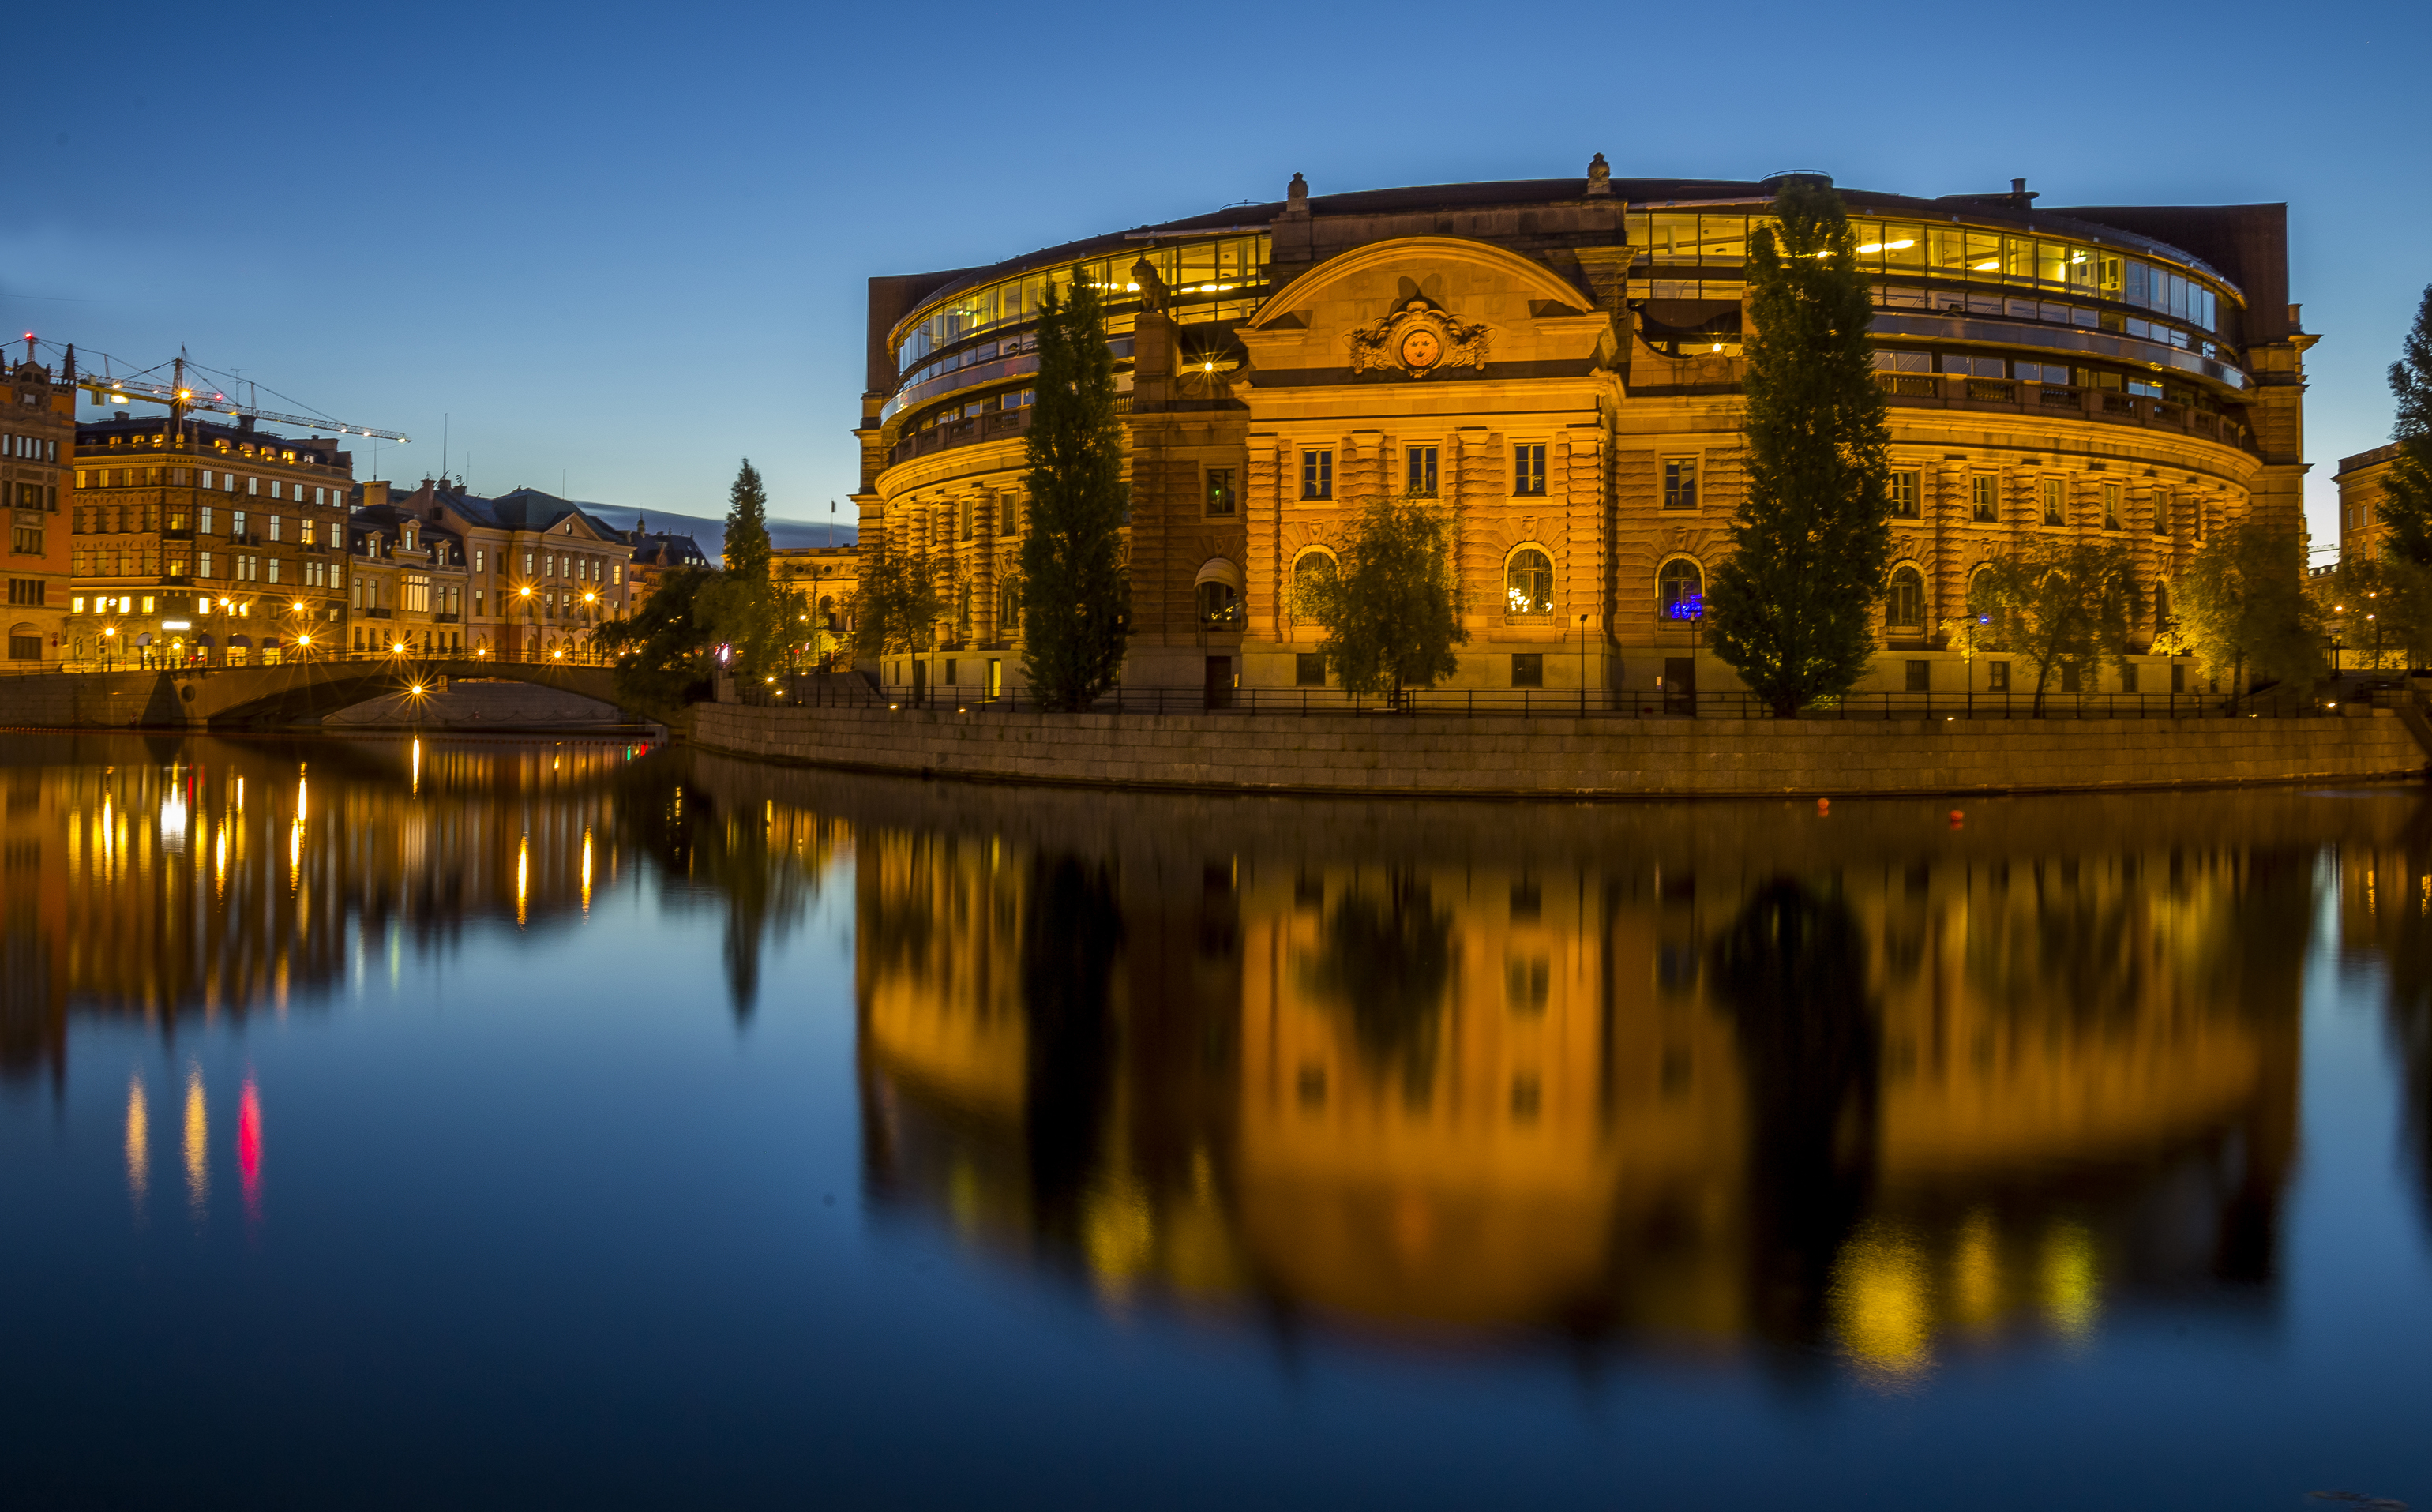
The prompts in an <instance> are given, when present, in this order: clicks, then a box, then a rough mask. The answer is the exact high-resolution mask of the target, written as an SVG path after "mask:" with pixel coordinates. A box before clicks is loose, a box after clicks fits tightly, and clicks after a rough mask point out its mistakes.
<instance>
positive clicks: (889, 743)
mask: <svg viewBox="0 0 2432 1512" xmlns="http://www.w3.org/2000/svg"><path fill="white" fill-rule="evenodd" d="M688 738H689V739H690V740H691V741H692V742H693V743H694V744H696V745H700V746H704V747H707V748H711V749H713V750H721V751H727V752H731V753H734V754H736V755H743V756H756V757H761V758H764V759H768V760H773V761H781V762H792V763H799V764H806V765H816V766H833V767H839V768H845V769H849V770H859V771H884V772H904V773H918V774H920V775H922V776H932V777H953V778H962V779H969V780H975V781H1009V782H1046V783H1072V784H1082V785H1089V786H1109V787H1140V788H1186V789H1198V790H1216V789H1234V790H1242V791H1252V792H1292V793H1332V794H1347V795H1389V796H1405V797H1446V798H1603V797H1610V798H1630V797H1645V798H1741V797H1759V796H1765V795H1780V794H1783V793H1798V794H1810V795H1829V796H1833V797H1840V796H1844V795H1862V794H1900V793H2001V792H2028V791H2101V790H2106V789H2126V788H2138V787H2182V786H2210V785H2220V784H2229V783H2245V782H2317V781H2362V780H2367V779H2375V778H2396V777H2420V776H2422V775H2424V772H2425V770H2426V765H2427V762H2426V756H2425V752H2424V748H2423V747H2422V746H2420V745H2419V744H2418V743H2417V741H2416V738H2415V737H2414V735H2412V734H2410V733H2409V731H2408V730H2407V725H2406V724H2405V723H2404V722H2402V721H2401V720H2400V719H2397V718H2394V717H2390V715H2389V714H2380V715H2379V716H2378V717H2370V718H2320V719H2052V720H2026V719H2019V720H1997V719H1984V720H1973V721H1970V720H1952V721H1942V720H1934V721H1926V720H1897V719H1896V720H1890V721H1870V720H1850V721H1846V722H1845V721H1840V720H1770V719H1763V720H1759V719H1615V718H1593V719H1559V718H1542V717H1540V718H1525V719H1524V718H1456V717H1449V716H1436V715H1416V716H1410V717H1399V718H1397V717H1391V716H1385V715H1345V714H1319V715H1311V716H1308V717H1297V716H1292V715H1274V714H1260V715H1250V714H1029V713H1015V714H1002V713H980V712H976V711H975V712H973V713H970V714H956V713H954V711H953V709H952V708H951V707H949V708H946V709H943V710H909V709H907V710H886V709H832V708H831V709H822V708H793V709H787V708H759V707H746V706H740V705H735V704H725V703H721V704H701V705H697V706H696V708H695V711H694V724H693V729H692V731H691V732H690V735H689V737H688Z"/></svg>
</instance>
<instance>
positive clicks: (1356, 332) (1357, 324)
mask: <svg viewBox="0 0 2432 1512" xmlns="http://www.w3.org/2000/svg"><path fill="white" fill-rule="evenodd" d="M1593 303H1594V301H1593V300H1592V298H1591V297H1590V296H1589V295H1588V294H1585V293H1584V292H1582V291H1581V290H1579V289H1578V288H1576V287H1574V286H1573V285H1572V284H1571V283H1570V282H1569V281H1567V280H1566V279H1564V278H1563V277H1561V276H1560V275H1559V274H1557V273H1555V272H1554V270H1553V269H1551V268H1548V267H1546V266H1545V264H1544V263H1541V262H1537V261H1535V260H1531V259H1529V258H1527V257H1523V256H1521V255H1520V254H1519V253H1516V252H1512V251H1511V250H1509V249H1508V248H1504V247H1499V246H1495V245H1492V244H1488V243H1484V242H1471V241H1466V240H1463V239H1461V238H1458V237H1401V238H1396V239H1394V240H1393V241H1388V242H1379V243H1375V244H1370V245H1368V246H1363V247H1360V248H1358V249H1357V250H1355V251H1351V252H1346V253H1344V254H1343V255H1342V256H1340V257H1337V258H1334V259H1331V260H1328V261H1326V262H1323V263H1320V264H1319V265H1318V266H1316V267H1314V268H1311V269H1310V270H1309V272H1307V273H1305V274H1303V275H1301V276H1300V277H1297V278H1295V279H1293V280H1292V283H1291V284H1290V285H1288V286H1287V287H1285V288H1284V289H1282V290H1280V291H1278V292H1277V293H1276V294H1275V296H1274V297H1272V298H1271V299H1269V300H1268V301H1267V302H1266V304H1265V305H1264V306H1262V307H1261V308H1260V309H1259V311H1258V313H1257V314H1256V315H1254V316H1253V317H1251V320H1250V322H1249V323H1248V324H1247V325H1245V326H1244V327H1242V328H1241V331H1240V332H1239V339H1240V341H1241V344H1242V347H1243V348H1244V349H1245V350H1246V351H1247V353H1248V354H1249V368H1250V370H1251V372H1250V375H1249V376H1250V378H1251V380H1252V381H1253V382H1256V381H1258V380H1259V379H1260V378H1266V380H1267V381H1269V382H1274V381H1276V380H1277V379H1281V380H1282V381H1286V382H1289V381H1291V378H1284V377H1283V375H1288V374H1302V373H1314V372H1334V373H1338V374H1343V375H1346V376H1351V377H1364V378H1368V379H1369V380H1371V381H1403V382H1410V381H1417V380H1422V379H1430V378H1432V379H1433V380H1435V381H1438V382H1444V381H1460V380H1461V379H1462V378H1480V377H1485V376H1487V374H1488V371H1489V369H1490V367H1492V366H1495V365H1499V364H1504V363H1545V362H1579V361H1588V360H1593V359H1609V358H1610V357H1611V355H1612V352H1613V319H1612V317H1611V316H1610V315H1608V314H1606V313H1605V312H1604V311H1598V310H1593V309H1588V310H1585V311H1583V310H1582V307H1585V306H1592V305H1593ZM1270 375H1272V376H1273V377H1269V376H1270Z"/></svg>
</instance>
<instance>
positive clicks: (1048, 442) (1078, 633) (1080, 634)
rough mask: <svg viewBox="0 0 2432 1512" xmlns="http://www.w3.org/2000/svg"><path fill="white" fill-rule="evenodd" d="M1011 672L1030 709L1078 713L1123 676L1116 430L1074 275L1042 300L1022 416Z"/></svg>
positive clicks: (1097, 325) (1102, 342) (1093, 294)
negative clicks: (1026, 461)
mask: <svg viewBox="0 0 2432 1512" xmlns="http://www.w3.org/2000/svg"><path fill="white" fill-rule="evenodd" d="M1029 453H1030V479H1029V487H1030V504H1029V509H1028V510H1027V514H1028V520H1027V522H1026V523H1027V524H1028V526H1029V533H1028V534H1027V535H1026V536H1024V537H1023V539H1022V606H1023V608H1024V609H1025V610H1026V611H1027V614H1026V616H1025V617H1026V620H1027V624H1026V626H1025V629H1024V631H1023V635H1022V670H1023V671H1024V673H1025V674H1026V675H1027V676H1028V678H1029V680H1030V691H1031V695H1032V697H1035V698H1037V699H1038V701H1039V705H1040V707H1042V708H1047V709H1065V710H1081V709H1087V708H1088V707H1089V703H1090V700H1091V699H1093V698H1095V697H1097V696H1098V695H1099V694H1101V693H1103V692H1105V691H1106V689H1108V688H1110V687H1112V686H1114V682H1115V677H1116V674H1117V673H1118V672H1120V671H1121V670H1122V668H1123V638H1124V630H1125V625H1124V622H1125V617H1126V614H1125V611H1126V608H1127V603H1126V599H1127V596H1128V592H1129V589H1128V585H1127V584H1126V582H1125V581H1124V574H1123V552H1122V536H1121V531H1122V529H1123V432H1122V428H1121V423H1120V422H1119V421H1117V419H1116V418H1115V360H1114V354H1112V353H1111V352H1109V351H1108V350H1107V349H1106V328H1105V324H1104V322H1103V320H1102V319H1101V316H1100V308H1099V298H1098V291H1097V290H1096V289H1094V288H1092V287H1090V285H1089V279H1088V277H1086V276H1085V275H1084V274H1083V272H1082V270H1081V269H1080V268H1079V267H1077V266H1076V267H1074V268H1073V269H1072V283H1071V286H1070V288H1069V289H1068V290H1064V291H1058V290H1056V289H1053V288H1051V289H1050V290H1049V291H1048V294H1047V300H1046V304H1045V307H1044V309H1043V310H1042V311H1040V314H1039V388H1038V396H1037V399H1036V400H1035V402H1034V403H1033V404H1032V407H1031V412H1030V434H1029Z"/></svg>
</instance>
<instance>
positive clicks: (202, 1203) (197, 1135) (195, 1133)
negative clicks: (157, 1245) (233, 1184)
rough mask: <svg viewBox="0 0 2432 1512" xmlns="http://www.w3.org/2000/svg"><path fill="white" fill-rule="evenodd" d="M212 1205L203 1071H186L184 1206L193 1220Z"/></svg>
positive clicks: (208, 1128) (209, 1126)
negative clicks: (191, 1213) (189, 1211)
mask: <svg viewBox="0 0 2432 1512" xmlns="http://www.w3.org/2000/svg"><path fill="white" fill-rule="evenodd" d="M186 1205H187V1207H188V1208H189V1209H190V1210H192V1212H193V1213H194V1217H195V1218H197V1219H200V1218H202V1217H203V1215H204V1214H205V1213H206V1212H207V1211H208V1210H209V1208H210V1206H211V1114H210V1112H209V1110H208V1109H206V1108H205V1106H204V1103H203V1068H202V1067H200V1066H193V1067H188V1068H187V1071H186Z"/></svg>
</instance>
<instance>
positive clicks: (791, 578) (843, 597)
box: [768, 546, 861, 661]
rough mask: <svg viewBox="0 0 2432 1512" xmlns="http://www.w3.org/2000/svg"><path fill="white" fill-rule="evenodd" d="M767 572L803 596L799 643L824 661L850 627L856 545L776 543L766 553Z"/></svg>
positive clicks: (857, 568)
mask: <svg viewBox="0 0 2432 1512" xmlns="http://www.w3.org/2000/svg"><path fill="white" fill-rule="evenodd" d="M768 576H769V577H770V578H771V579H772V580H774V581H775V582H776V583H777V584H778V585H779V586H781V587H785V588H790V589H792V590H794V591H795V592H796V593H799V594H801V595H802V607H803V611H804V613H803V624H804V626H805V632H804V634H803V636H802V643H803V644H804V645H805V646H806V647H809V649H810V653H811V654H812V655H813V656H815V657H818V658H819V659H820V660H821V661H825V660H826V659H827V658H829V657H831V656H833V655H834V654H835V653H836V651H838V650H840V649H842V648H843V647H844V645H845V639H846V636H847V635H848V634H849V633H850V632H851V630H853V593H854V591H855V590H857V589H858V588H859V587H860V586H861V553H860V550H859V548H858V547H855V546H779V547H778V548H776V549H775V550H773V551H771V552H769V553H768Z"/></svg>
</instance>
